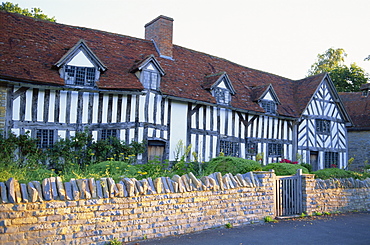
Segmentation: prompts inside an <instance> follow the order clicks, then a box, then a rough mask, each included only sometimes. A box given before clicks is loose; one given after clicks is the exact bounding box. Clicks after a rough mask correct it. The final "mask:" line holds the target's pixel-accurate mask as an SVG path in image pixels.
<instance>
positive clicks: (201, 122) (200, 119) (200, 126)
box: [199, 106, 204, 129]
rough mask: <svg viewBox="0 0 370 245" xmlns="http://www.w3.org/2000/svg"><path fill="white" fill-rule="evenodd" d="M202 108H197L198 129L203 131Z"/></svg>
mask: <svg viewBox="0 0 370 245" xmlns="http://www.w3.org/2000/svg"><path fill="white" fill-rule="evenodd" d="M203 120H204V118H203V106H202V107H200V108H199V129H203Z"/></svg>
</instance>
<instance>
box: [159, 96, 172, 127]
mask: <svg viewBox="0 0 370 245" xmlns="http://www.w3.org/2000/svg"><path fill="white" fill-rule="evenodd" d="M162 99H164V98H162ZM164 102H165V103H164V112H163V113H164V117H163V118H164V125H167V122H168V118H170V116H169V115H168V113H169V112H168V105H169V103H168V100H167V99H166V100H165V101H164ZM159 120H160V118H159Z"/></svg>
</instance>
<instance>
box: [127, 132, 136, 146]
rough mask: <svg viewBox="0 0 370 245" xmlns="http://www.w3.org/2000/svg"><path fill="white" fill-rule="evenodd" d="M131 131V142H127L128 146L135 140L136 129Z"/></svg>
mask: <svg viewBox="0 0 370 245" xmlns="http://www.w3.org/2000/svg"><path fill="white" fill-rule="evenodd" d="M128 131H129V142H127V143H128V144H130V143H131V142H133V141H134V140H135V139H134V137H135V129H133V128H131V129H129V130H128Z"/></svg>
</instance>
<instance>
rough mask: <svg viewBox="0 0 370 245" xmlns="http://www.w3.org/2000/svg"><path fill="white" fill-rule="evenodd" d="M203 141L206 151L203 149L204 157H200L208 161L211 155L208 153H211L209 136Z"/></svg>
mask: <svg viewBox="0 0 370 245" xmlns="http://www.w3.org/2000/svg"><path fill="white" fill-rule="evenodd" d="M207 111H208V110H207ZM204 140H205V141H206V149H205V152H204V154H205V155H204V156H202V157H203V160H204V161H209V159H210V158H212V156H211V153H210V152H211V149H210V148H212V146H211V137H210V136H209V135H207V136H206V137H205V139H204Z"/></svg>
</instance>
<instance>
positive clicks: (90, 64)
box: [55, 40, 107, 87]
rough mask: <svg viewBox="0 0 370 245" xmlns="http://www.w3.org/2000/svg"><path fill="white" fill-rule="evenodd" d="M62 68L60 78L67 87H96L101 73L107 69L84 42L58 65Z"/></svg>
mask: <svg viewBox="0 0 370 245" xmlns="http://www.w3.org/2000/svg"><path fill="white" fill-rule="evenodd" d="M55 66H56V67H58V68H60V69H59V73H60V77H61V78H63V79H64V81H65V84H66V85H73V86H90V87H91V86H95V83H96V82H97V81H98V80H99V77H100V73H101V72H103V71H105V70H106V69H107V68H106V67H105V66H104V64H103V63H102V62H101V61H100V60H99V59H98V57H97V56H96V55H95V54H94V53H93V52H92V51H91V50H90V48H89V47H88V46H87V45H86V43H85V42H84V41H83V40H80V41H79V42H78V43H77V44H76V45H75V46H74V47H73V48H72V49H70V50H69V51H68V52H67V53H66V54H65V55H64V56H63V57H62V58H61V59H60V60H59V61H58V62H57V63H56V64H55Z"/></svg>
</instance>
